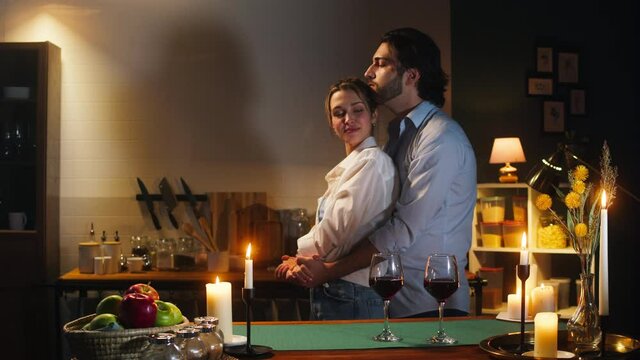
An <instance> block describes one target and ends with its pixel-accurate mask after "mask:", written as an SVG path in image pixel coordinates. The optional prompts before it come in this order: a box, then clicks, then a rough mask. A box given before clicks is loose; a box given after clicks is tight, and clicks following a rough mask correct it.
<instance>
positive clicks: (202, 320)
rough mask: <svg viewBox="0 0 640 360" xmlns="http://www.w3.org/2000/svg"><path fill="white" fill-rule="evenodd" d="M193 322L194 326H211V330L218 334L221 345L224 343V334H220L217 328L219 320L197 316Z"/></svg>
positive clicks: (212, 317) (220, 331)
mask: <svg viewBox="0 0 640 360" xmlns="http://www.w3.org/2000/svg"><path fill="white" fill-rule="evenodd" d="M193 322H194V323H196V325H204V324H210V325H213V330H214V331H215V332H216V333H217V334H218V336H219V337H220V340H222V343H224V334H223V333H222V330H220V328H219V327H218V322H219V320H218V318H217V317H215V316H199V317H197V318H195V319H193Z"/></svg>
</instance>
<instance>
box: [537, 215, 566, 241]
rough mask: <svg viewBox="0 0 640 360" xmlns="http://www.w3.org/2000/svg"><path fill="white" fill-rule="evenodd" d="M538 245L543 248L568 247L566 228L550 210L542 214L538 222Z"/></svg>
mask: <svg viewBox="0 0 640 360" xmlns="http://www.w3.org/2000/svg"><path fill="white" fill-rule="evenodd" d="M538 247H539V248H542V249H563V248H566V247H567V234H566V233H565V231H564V228H563V227H562V225H561V224H560V223H558V220H557V219H556V218H555V217H553V215H551V214H550V213H549V212H548V211H545V212H543V213H542V214H541V215H540V219H539V222H538Z"/></svg>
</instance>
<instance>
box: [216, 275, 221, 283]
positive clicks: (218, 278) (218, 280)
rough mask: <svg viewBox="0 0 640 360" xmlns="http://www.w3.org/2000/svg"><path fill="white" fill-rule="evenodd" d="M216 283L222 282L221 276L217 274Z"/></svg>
mask: <svg viewBox="0 0 640 360" xmlns="http://www.w3.org/2000/svg"><path fill="white" fill-rule="evenodd" d="M216 284H220V277H219V276H216Z"/></svg>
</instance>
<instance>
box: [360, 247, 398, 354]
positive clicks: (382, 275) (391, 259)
mask: <svg viewBox="0 0 640 360" xmlns="http://www.w3.org/2000/svg"><path fill="white" fill-rule="evenodd" d="M402 285H404V275H403V272H402V262H401V261H400V254H397V253H378V254H373V256H371V266H370V267H369V286H371V287H372V288H373V290H374V291H375V292H376V293H378V295H380V297H382V299H383V300H384V328H383V329H382V332H381V333H380V334H378V335H376V336H374V337H373V339H374V340H376V341H384V342H396V341H401V340H402V338H400V337H398V336H396V335H394V334H393V333H392V332H391V330H390V329H389V304H390V303H391V298H392V297H393V296H394V295H395V294H396V293H397V292H398V291H399V290H400V289H401V288H402Z"/></svg>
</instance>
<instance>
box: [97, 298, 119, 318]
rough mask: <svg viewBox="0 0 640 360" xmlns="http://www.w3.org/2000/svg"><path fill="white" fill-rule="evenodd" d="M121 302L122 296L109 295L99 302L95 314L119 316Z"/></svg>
mask: <svg viewBox="0 0 640 360" xmlns="http://www.w3.org/2000/svg"><path fill="white" fill-rule="evenodd" d="M121 302H122V296H120V295H109V296H107V297H106V298H104V299H102V300H100V302H99V303H98V306H97V307H96V314H115V315H118V314H120V303H121Z"/></svg>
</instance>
